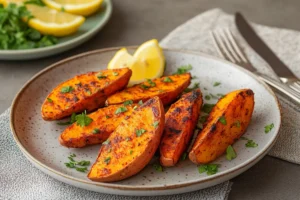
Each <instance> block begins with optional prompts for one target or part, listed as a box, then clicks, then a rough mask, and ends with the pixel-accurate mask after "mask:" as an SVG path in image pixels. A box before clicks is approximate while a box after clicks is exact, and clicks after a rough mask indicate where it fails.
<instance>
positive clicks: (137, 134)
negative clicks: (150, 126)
mask: <svg viewBox="0 0 300 200" xmlns="http://www.w3.org/2000/svg"><path fill="white" fill-rule="evenodd" d="M145 132H146V130H145V129H142V128H141V129H137V130H136V131H135V134H136V136H137V137H140V136H141V135H143V133H145Z"/></svg>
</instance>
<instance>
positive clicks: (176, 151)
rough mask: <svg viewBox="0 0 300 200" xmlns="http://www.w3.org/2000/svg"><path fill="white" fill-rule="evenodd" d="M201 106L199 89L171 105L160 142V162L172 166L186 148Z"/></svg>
mask: <svg viewBox="0 0 300 200" xmlns="http://www.w3.org/2000/svg"><path fill="white" fill-rule="evenodd" d="M201 106H202V94H201V91H200V89H197V90H193V91H192V92H189V93H186V94H184V95H182V97H181V98H180V99H179V100H178V101H177V102H175V103H174V104H172V105H171V107H170V108H169V110H168V112H167V114H166V122H165V127H164V133H163V137H162V140H161V144H160V163H161V164H162V165H163V166H165V167H171V166H174V165H175V164H176V163H177V162H178V160H179V158H180V157H181V155H182V153H183V152H184V150H185V149H186V148H187V145H188V144H189V141H190V139H191V137H192V135H193V133H194V129H195V127H196V125H197V121H198V118H199V115H200V109H201Z"/></svg>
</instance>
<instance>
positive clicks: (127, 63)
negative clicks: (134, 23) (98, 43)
mask: <svg viewBox="0 0 300 200" xmlns="http://www.w3.org/2000/svg"><path fill="white" fill-rule="evenodd" d="M123 67H128V68H130V69H131V70H132V76H131V78H130V81H129V84H128V86H132V85H134V84H138V83H141V82H144V81H146V80H147V79H154V78H159V77H161V76H162V75H163V73H164V68H165V57H164V54H163V51H162V49H161V47H160V46H159V44H158V41H157V40H155V39H154V40H150V41H147V42H145V43H143V44H142V45H141V46H140V47H139V48H138V49H137V50H136V52H135V53H134V55H133V56H132V55H130V54H129V53H128V51H127V49H126V48H122V49H120V50H119V51H118V52H117V53H116V54H115V56H114V57H113V59H112V60H111V61H110V62H109V63H108V66H107V68H108V69H116V68H123Z"/></svg>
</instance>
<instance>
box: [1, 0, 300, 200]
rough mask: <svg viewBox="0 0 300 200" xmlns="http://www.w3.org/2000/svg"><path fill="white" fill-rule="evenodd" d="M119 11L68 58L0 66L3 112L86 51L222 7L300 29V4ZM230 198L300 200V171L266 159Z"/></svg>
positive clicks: (257, 1) (155, 33)
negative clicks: (54, 67)
mask: <svg viewBox="0 0 300 200" xmlns="http://www.w3.org/2000/svg"><path fill="white" fill-rule="evenodd" d="M113 5H114V11H113V15H112V18H111V20H110V21H109V23H108V24H107V25H106V26H105V28H104V29H103V30H102V31H101V32H99V33H98V34H97V35H96V36H95V37H94V38H92V39H91V40H90V41H88V42H86V43H85V44H83V45H81V46H80V47H77V48H75V49H73V50H70V51H68V52H66V53H63V54H60V55H55V56H52V57H49V58H44V59H39V60H33V61H17V62H16V61H0V92H1V95H0V113H2V112H3V111H4V110H5V109H6V108H8V107H9V106H10V104H11V102H12V100H13V98H14V96H15V94H16V93H17V92H18V91H19V90H20V88H21V87H22V85H23V84H24V83H25V82H26V81H27V80H29V79H30V78H31V77H32V76H33V75H34V74H35V73H37V72H38V71H40V70H41V69H43V68H45V67H46V66H48V65H50V64H52V63H54V62H56V61H59V60H61V59H64V58H67V57H69V56H72V55H76V54H79V53H82V52H85V51H89V50H93V49H99V48H105V47H113V46H128V45H138V44H141V43H142V42H144V41H145V40H148V39H152V38H157V39H162V38H163V37H164V36H166V35H167V34H168V33H169V32H170V31H172V30H173V29H174V28H176V27H177V26H178V25H180V24H182V23H184V22H185V21H186V20H188V19H190V18H192V17H194V16H195V15H197V14H199V13H201V12H203V11H206V10H208V9H211V8H215V7H219V8H222V9H223V10H225V11H226V12H229V13H234V12H235V11H240V12H242V13H243V14H244V15H245V16H247V18H248V19H249V20H252V21H253V22H257V23H260V24H264V25H268V26H276V27H280V28H289V29H294V30H300V24H299V18H300V12H299V9H300V1H297V0H285V1H284V0H277V1H271V0H252V1H246V0H226V1H223V0H185V1H180V0H152V1H146V0H141V1H136V0H113ZM232 181H233V182H234V184H233V187H232V191H231V192H230V195H229V199H230V200H231V199H249V200H250V199H251V200H252V199H273V200H277V199H299V195H300V166H298V165H295V164H291V163H288V162H285V161H281V160H279V159H275V158H272V157H270V156H266V157H265V158H263V159H262V160H261V161H260V162H259V163H258V164H256V165H255V166H254V167H252V168H251V169H250V170H248V171H246V172H245V173H243V174H241V175H240V176H238V177H236V178H234V179H233V180H232Z"/></svg>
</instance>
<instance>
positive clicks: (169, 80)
mask: <svg viewBox="0 0 300 200" xmlns="http://www.w3.org/2000/svg"><path fill="white" fill-rule="evenodd" d="M163 82H165V83H172V82H173V80H172V79H171V78H170V77H165V78H164V80H163Z"/></svg>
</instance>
